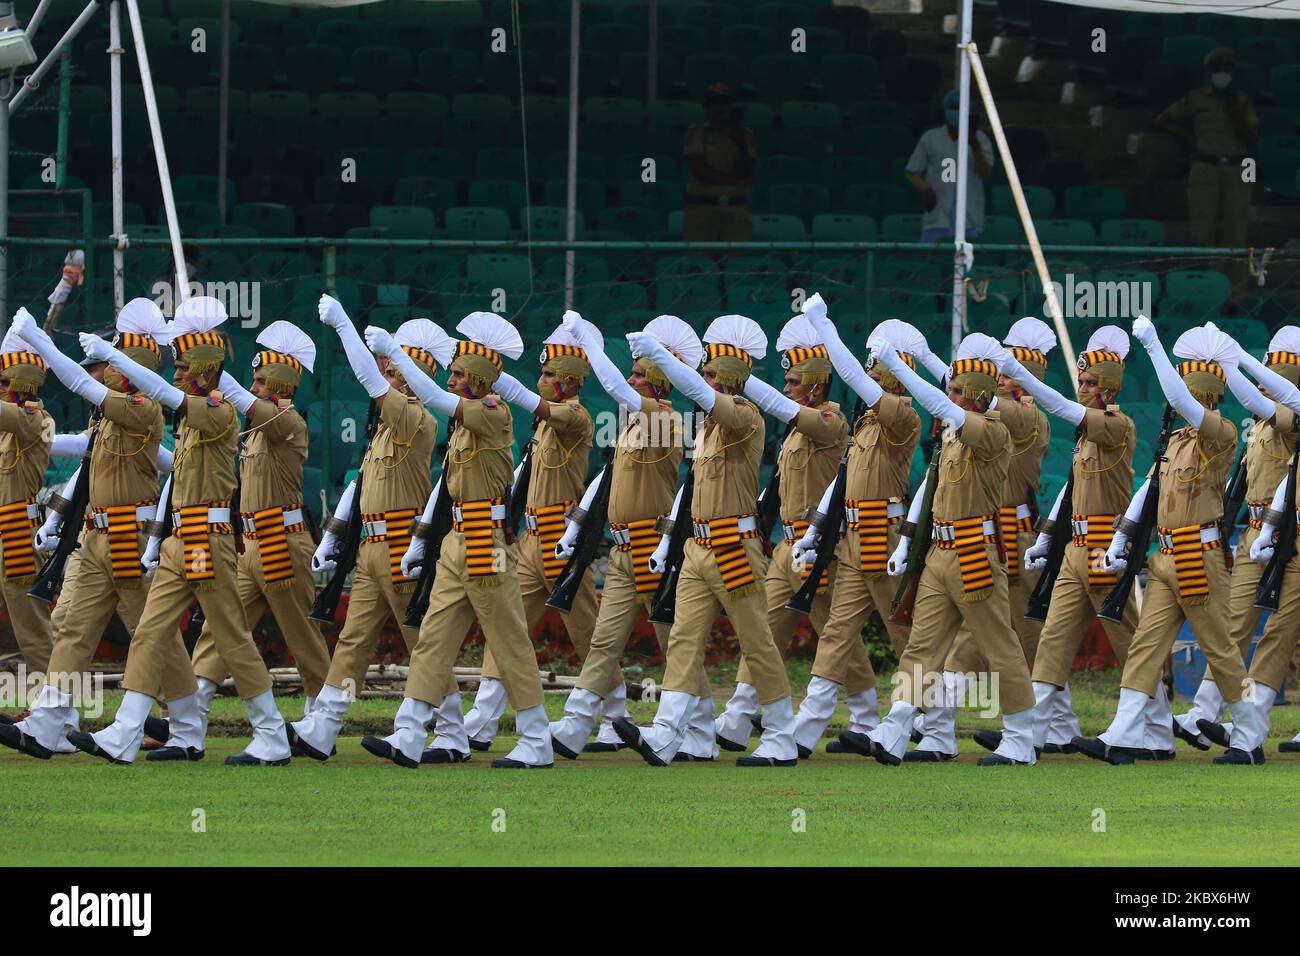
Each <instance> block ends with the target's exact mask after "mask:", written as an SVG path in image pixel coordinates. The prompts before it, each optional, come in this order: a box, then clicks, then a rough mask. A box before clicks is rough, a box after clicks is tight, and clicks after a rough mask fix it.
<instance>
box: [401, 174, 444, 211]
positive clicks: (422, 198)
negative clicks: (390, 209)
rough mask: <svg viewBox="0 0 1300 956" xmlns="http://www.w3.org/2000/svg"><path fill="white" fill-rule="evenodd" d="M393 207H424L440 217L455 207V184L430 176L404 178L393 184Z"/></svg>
mask: <svg viewBox="0 0 1300 956" xmlns="http://www.w3.org/2000/svg"><path fill="white" fill-rule="evenodd" d="M393 205H395V206H424V207H425V208H426V209H432V210H433V211H434V213H435V214H437V215H441V214H443V213H445V212H446V211H447V208H448V207H449V206H454V205H456V184H455V183H454V182H452V181H451V180H450V179H436V178H434V177H432V176H404V177H402V178H401V179H399V180H398V181H397V182H396V183H394V184H393Z"/></svg>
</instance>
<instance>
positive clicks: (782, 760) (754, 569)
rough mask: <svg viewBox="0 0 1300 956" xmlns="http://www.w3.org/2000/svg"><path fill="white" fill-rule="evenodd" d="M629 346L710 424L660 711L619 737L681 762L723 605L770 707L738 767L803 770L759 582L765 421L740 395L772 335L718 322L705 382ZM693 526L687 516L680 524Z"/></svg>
mask: <svg viewBox="0 0 1300 956" xmlns="http://www.w3.org/2000/svg"><path fill="white" fill-rule="evenodd" d="M628 340H629V341H630V342H631V343H632V355H633V357H635V358H640V357H648V358H649V359H650V361H651V362H653V363H654V365H655V366H656V367H657V368H659V369H661V370H662V371H663V373H664V375H665V376H667V378H668V380H669V381H670V382H672V384H673V387H674V388H676V389H678V390H679V391H681V392H682V393H683V394H684V395H685V396H686V397H687V398H689V399H690V400H691V401H693V402H695V403H696V404H697V405H699V406H700V408H701V409H703V411H704V412H705V414H706V416H707V417H706V418H705V421H704V428H703V431H702V433H701V434H700V435H699V436H698V439H697V442H696V445H695V461H694V464H693V468H694V475H695V490H694V500H693V502H692V505H691V515H690V518H691V521H692V523H693V525H694V531H695V537H694V538H692V539H691V540H690V541H688V542H687V543H686V548H685V552H684V555H683V564H682V569H681V573H680V576H679V580H678V584H677V609H676V618H675V620H674V621H673V626H672V631H671V632H670V635H669V638H668V649H667V653H666V657H667V670H666V673H665V675H664V691H663V694H662V695H661V697H660V701H659V709H658V712H657V713H656V714H655V719H654V724H653V726H651V727H649V728H646V729H644V730H642V729H640V728H638V727H637V726H636V724H634V723H633V722H632V721H631V720H629V719H627V718H620V719H619V720H616V721H615V722H614V730H615V732H616V733H618V735H619V736H620V737H621V738H622V739H623V741H624V743H626V744H628V745H629V746H631V747H633V748H635V749H636V751H637V752H638V753H639V754H641V756H642V757H643V758H644V759H645V760H646V762H647V763H649V764H651V765H652V766H664V765H666V764H668V763H670V762H671V761H672V760H673V757H674V756H675V755H676V753H677V752H678V750H679V749H680V748H681V746H682V743H683V741H684V739H685V733H686V728H687V726H688V725H689V723H690V721H691V719H692V717H693V716H694V715H695V714H696V713H697V712H698V709H699V704H700V698H699V696H698V692H699V691H698V683H699V681H698V672H699V668H700V666H701V665H702V664H703V657H704V645H705V643H706V641H707V639H708V635H709V630H710V628H711V627H712V625H713V621H714V619H715V617H716V616H717V613H718V608H719V606H721V607H723V608H725V609H726V612H727V616H728V617H729V618H730V620H731V624H732V626H733V627H734V628H735V631H736V636H737V637H738V638H739V640H740V647H741V651H742V653H744V654H745V655H746V657H748V659H749V670H750V673H751V674H752V676H753V679H754V684H755V687H756V688H757V696H758V702H759V704H760V705H761V706H762V708H763V736H762V739H761V740H760V742H759V745H758V747H757V749H756V750H755V751H754V753H753V754H752V755H750V756H746V757H740V758H737V761H736V763H737V765H739V766H748V767H758V766H763V767H766V766H794V765H796V764H797V763H798V753H797V751H796V749H795V743H794V712H793V707H792V704H791V700H790V684H789V680H788V678H787V677H786V672H785V665H784V663H783V661H782V660H781V654H780V652H779V651H778V650H777V648H776V644H775V642H774V641H773V640H772V632H771V630H770V629H769V627H768V623H767V613H766V612H767V607H766V604H767V602H766V595H765V586H764V581H763V578H762V577H761V576H760V569H761V567H762V560H763V558H762V555H763V549H762V546H761V545H760V543H759V541H758V521H757V516H756V515H755V513H754V509H755V504H756V502H757V500H758V463H759V459H760V458H761V456H762V452H763V417H762V414H761V413H760V412H759V411H758V409H757V408H755V407H754V405H752V404H751V403H750V402H749V401H747V400H746V399H745V398H743V397H742V396H741V394H740V393H741V390H742V389H743V386H744V384H745V380H746V379H747V378H749V376H750V373H751V371H752V370H753V365H754V361H755V360H756V359H761V358H762V357H763V353H764V352H766V351H767V337H766V336H765V335H764V334H763V331H762V330H761V329H760V328H759V327H758V324H757V323H755V322H754V321H753V320H751V319H748V318H745V317H744V316H740V315H724V316H722V317H720V318H718V319H715V320H714V321H713V323H712V324H711V325H710V326H709V328H708V329H707V330H706V332H705V334H704V341H705V343H706V345H705V350H704V352H705V354H704V358H705V364H704V367H703V374H702V375H701V374H700V373H699V372H696V371H695V370H694V369H692V368H690V367H688V366H687V365H685V364H684V363H683V362H681V361H680V360H679V359H677V358H675V357H674V356H673V355H672V353H671V352H669V350H668V349H667V347H665V346H664V344H663V343H662V342H660V341H659V339H657V338H656V337H655V336H654V335H653V334H650V333H648V332H633V333H630V334H629V335H628ZM686 518H687V516H686V515H685V514H681V515H678V516H677V517H676V520H679V521H684V520H686Z"/></svg>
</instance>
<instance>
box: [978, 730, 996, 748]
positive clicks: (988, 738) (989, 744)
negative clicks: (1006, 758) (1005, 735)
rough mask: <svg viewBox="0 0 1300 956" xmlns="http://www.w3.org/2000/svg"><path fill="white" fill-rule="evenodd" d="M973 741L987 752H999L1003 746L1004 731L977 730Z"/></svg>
mask: <svg viewBox="0 0 1300 956" xmlns="http://www.w3.org/2000/svg"><path fill="white" fill-rule="evenodd" d="M972 739H973V740H974V741H975V742H976V743H977V744H979V745H980V746H981V747H983V748H984V749H985V750H997V749H998V748H999V747H1001V746H1002V731H1000V730H977V731H975V733H974V734H973V735H972Z"/></svg>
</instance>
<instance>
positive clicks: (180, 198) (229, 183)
mask: <svg viewBox="0 0 1300 956" xmlns="http://www.w3.org/2000/svg"><path fill="white" fill-rule="evenodd" d="M172 195H173V196H174V197H175V198H176V201H177V202H184V201H198V202H215V201H216V196H217V177H216V176H195V175H185V176H177V177H176V179H175V181H174V182H173V183H172ZM234 205H235V181H234V180H233V179H227V180H226V207H227V208H230V207H231V206H234Z"/></svg>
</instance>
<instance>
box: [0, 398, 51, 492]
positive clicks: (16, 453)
mask: <svg viewBox="0 0 1300 956" xmlns="http://www.w3.org/2000/svg"><path fill="white" fill-rule="evenodd" d="M53 441H54V420H53V419H52V418H50V413H49V412H47V411H46V410H45V409H44V408H43V407H42V405H41V403H40V401H39V400H38V399H32V400H30V401H27V402H24V403H23V404H22V405H18V404H16V403H15V402H0V505H7V504H10V503H12V502H15V501H26V500H27V499H28V498H34V497H36V492H37V491H38V490H40V487H41V482H42V481H43V480H44V478H45V468H46V466H47V465H49V463H50V445H51V444H52V443H53Z"/></svg>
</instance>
